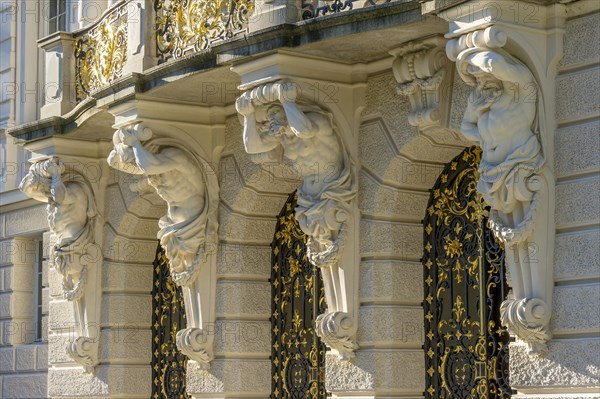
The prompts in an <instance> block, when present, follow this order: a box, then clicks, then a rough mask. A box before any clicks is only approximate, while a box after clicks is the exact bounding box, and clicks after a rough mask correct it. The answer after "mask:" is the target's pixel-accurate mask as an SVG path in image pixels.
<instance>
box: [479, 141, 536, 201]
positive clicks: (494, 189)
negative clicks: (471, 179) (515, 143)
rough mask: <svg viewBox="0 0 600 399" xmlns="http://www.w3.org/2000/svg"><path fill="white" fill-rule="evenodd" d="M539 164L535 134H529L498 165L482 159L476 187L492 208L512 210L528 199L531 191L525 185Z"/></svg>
mask: <svg viewBox="0 0 600 399" xmlns="http://www.w3.org/2000/svg"><path fill="white" fill-rule="evenodd" d="M542 163H543V158H542V154H541V147H540V143H539V141H538V138H537V136H536V135H531V137H530V138H529V139H528V140H527V141H526V142H525V143H524V144H523V145H521V146H519V147H518V148H516V149H515V150H514V151H512V152H511V153H510V154H509V156H508V157H507V158H506V159H505V160H504V161H503V162H502V163H500V164H498V165H494V164H490V163H488V162H486V160H485V158H484V159H482V160H481V163H480V164H479V173H480V178H479V182H478V184H477V189H478V190H479V192H480V193H481V194H482V195H483V197H484V199H485V200H486V202H487V203H488V204H491V205H493V207H494V209H496V210H497V211H499V212H502V213H511V212H512V211H513V209H514V206H515V204H516V203H517V202H523V201H530V200H531V198H532V196H533V193H532V191H531V190H530V189H528V188H527V178H528V177H530V176H531V175H533V174H534V173H535V172H536V171H537V170H539V168H540V165H541V164H542Z"/></svg>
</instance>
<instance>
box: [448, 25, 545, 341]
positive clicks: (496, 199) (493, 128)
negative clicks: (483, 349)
mask: <svg viewBox="0 0 600 399" xmlns="http://www.w3.org/2000/svg"><path fill="white" fill-rule="evenodd" d="M506 43H507V35H506V34H505V32H503V31H502V30H501V29H500V28H498V27H496V26H490V27H487V28H485V29H483V30H476V31H472V32H469V33H465V34H464V35H462V36H460V37H458V38H456V39H453V40H451V41H449V42H448V45H447V48H446V49H447V53H448V57H449V58H450V59H452V60H455V61H456V65H457V68H458V72H459V74H460V76H461V78H462V79H463V80H464V81H465V82H466V83H467V84H469V85H470V86H473V90H472V91H471V94H470V95H469V98H468V103H467V109H466V112H465V115H464V118H463V122H462V125H461V132H462V134H463V135H464V136H465V137H466V138H467V139H468V140H470V141H472V142H474V143H476V144H478V145H479V146H480V147H481V148H482V149H483V152H482V159H481V164H480V166H479V174H480V177H479V182H478V185H477V189H478V190H479V192H480V193H481V194H482V195H483V197H484V199H485V201H486V202H487V203H488V204H489V205H490V206H491V208H492V210H491V213H490V221H489V225H490V228H491V229H492V230H493V232H494V234H495V235H496V237H498V238H499V239H500V240H501V241H503V242H504V244H505V247H506V264H507V267H508V270H509V272H510V276H511V281H512V294H511V296H509V299H507V300H506V301H504V303H503V304H502V310H501V312H502V322H503V324H505V325H506V326H507V327H508V329H509V331H510V332H511V334H514V335H516V336H517V337H519V338H520V339H521V340H522V341H524V342H526V343H527V344H528V346H529V350H530V351H531V352H540V351H541V352H543V351H545V350H546V342H547V341H548V340H549V339H550V331H549V321H550V315H551V299H552V286H553V281H552V275H553V273H552V269H553V243H554V177H553V175H552V172H551V169H550V167H549V165H548V164H547V162H546V155H547V154H546V152H547V150H546V148H545V145H544V144H545V141H546V139H545V135H546V134H547V132H546V129H545V126H544V120H545V119H544V118H545V113H544V109H543V103H542V95H541V94H542V91H541V88H540V87H539V85H538V83H537V82H536V79H535V78H534V75H533V73H532V71H531V70H530V69H529V67H528V66H527V65H525V64H524V63H523V62H521V61H520V60H518V59H517V58H516V57H514V56H512V55H511V54H509V53H508V52H507V51H506V50H504V49H503V47H504V46H505V44H506Z"/></svg>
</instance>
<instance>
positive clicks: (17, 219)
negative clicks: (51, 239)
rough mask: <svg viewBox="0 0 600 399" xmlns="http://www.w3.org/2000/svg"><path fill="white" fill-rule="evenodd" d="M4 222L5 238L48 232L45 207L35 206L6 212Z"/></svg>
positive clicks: (43, 205) (42, 205)
mask: <svg viewBox="0 0 600 399" xmlns="http://www.w3.org/2000/svg"><path fill="white" fill-rule="evenodd" d="M4 221H5V223H6V227H5V229H6V230H5V231H6V236H9V237H10V236H17V235H19V234H31V233H32V232H37V231H45V230H48V215H47V213H46V205H45V204H41V205H35V206H32V207H29V208H26V209H19V210H18V211H13V212H8V213H6V215H5V218H4Z"/></svg>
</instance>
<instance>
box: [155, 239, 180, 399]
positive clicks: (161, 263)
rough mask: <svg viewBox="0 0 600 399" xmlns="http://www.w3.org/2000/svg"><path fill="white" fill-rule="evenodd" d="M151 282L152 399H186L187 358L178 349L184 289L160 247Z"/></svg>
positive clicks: (157, 250) (157, 251) (159, 246)
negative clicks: (178, 282) (171, 271)
mask: <svg viewBox="0 0 600 399" xmlns="http://www.w3.org/2000/svg"><path fill="white" fill-rule="evenodd" d="M153 274H154V277H153V281H152V398H153V399H165V398H166V399H187V398H189V396H188V395H187V393H186V392H185V369H186V365H187V360H188V359H187V356H185V355H184V354H182V353H181V352H179V350H178V349H177V345H176V341H175V338H176V336H177V331H178V330H181V329H183V328H185V324H186V322H185V306H184V304H183V296H182V294H181V288H179V287H177V286H176V285H175V283H173V280H171V276H170V274H169V261H168V260H167V258H166V256H165V251H164V250H163V248H162V246H161V245H160V244H158V248H157V249H156V257H155V259H154V273H153Z"/></svg>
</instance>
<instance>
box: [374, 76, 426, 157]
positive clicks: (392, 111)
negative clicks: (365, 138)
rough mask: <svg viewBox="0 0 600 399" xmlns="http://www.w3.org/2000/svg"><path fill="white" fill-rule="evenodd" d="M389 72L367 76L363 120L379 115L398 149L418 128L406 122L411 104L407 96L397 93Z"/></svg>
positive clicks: (414, 135)
mask: <svg viewBox="0 0 600 399" xmlns="http://www.w3.org/2000/svg"><path fill="white" fill-rule="evenodd" d="M396 87H397V82H396V79H395V78H394V75H393V74H392V73H391V72H387V73H383V74H380V75H377V76H373V77H371V78H369V80H368V83H367V90H366V92H365V109H364V110H363V113H362V117H363V120H367V119H371V118H373V117H380V118H381V120H382V121H383V123H384V125H385V126H386V127H387V129H388V132H389V136H390V138H391V140H392V142H393V143H394V145H395V147H396V148H398V149H400V148H402V147H403V146H405V145H406V144H407V143H409V142H410V141H411V140H412V139H413V138H414V137H416V136H417V134H418V130H417V128H416V127H414V126H411V125H410V123H409V122H408V115H409V113H410V112H411V105H410V102H409V100H408V97H406V96H402V95H399V94H398V92H397V89H396Z"/></svg>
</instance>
